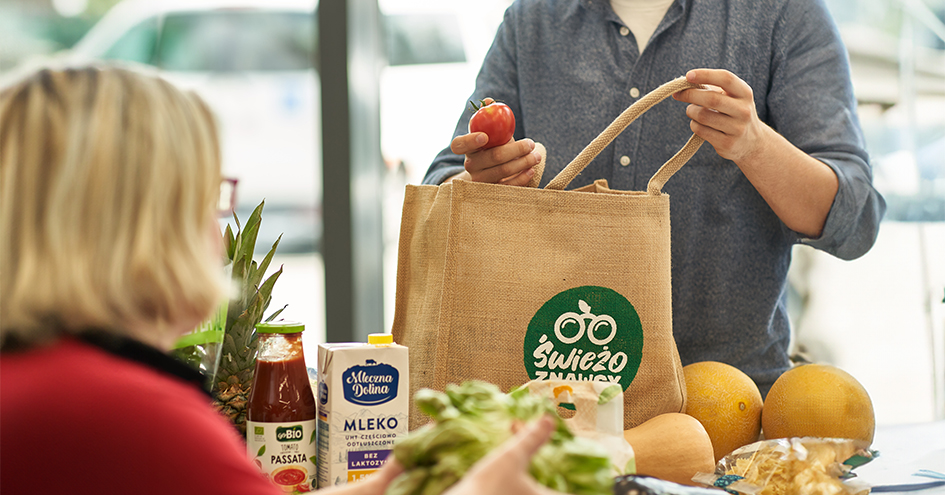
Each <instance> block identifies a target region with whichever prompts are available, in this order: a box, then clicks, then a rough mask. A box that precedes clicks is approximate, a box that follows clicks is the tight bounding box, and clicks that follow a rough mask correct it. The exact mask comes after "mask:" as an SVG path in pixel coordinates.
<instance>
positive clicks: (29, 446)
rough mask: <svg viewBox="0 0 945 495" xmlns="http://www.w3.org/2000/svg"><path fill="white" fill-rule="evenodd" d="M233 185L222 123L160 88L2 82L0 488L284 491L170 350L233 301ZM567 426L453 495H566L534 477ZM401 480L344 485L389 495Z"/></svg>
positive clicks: (382, 477) (60, 79) (476, 474)
mask: <svg viewBox="0 0 945 495" xmlns="http://www.w3.org/2000/svg"><path fill="white" fill-rule="evenodd" d="M220 186H221V176H220V152H219V148H218V143H217V137H216V129H215V128H214V123H213V119H212V117H211V114H210V112H209V111H208V109H207V107H206V105H205V104H204V103H203V102H202V101H201V100H200V99H199V98H198V97H197V96H195V95H194V94H191V93H186V92H182V91H179V90H178V89H175V88H174V87H173V86H171V85H170V84H168V83H167V82H165V81H163V80H161V79H159V78H156V77H151V76H147V75H142V74H140V73H138V72H132V71H130V70H127V69H121V68H115V67H84V68H71V69H61V70H53V69H44V70H40V71H38V72H36V73H34V74H32V75H30V76H29V77H27V78H25V79H23V80H20V81H19V82H17V83H15V84H12V85H10V86H8V87H4V88H0V472H2V473H3V476H2V478H0V492H2V493H4V494H11V495H12V494H26V493H30V494H37V493H68V494H70V495H79V494H96V495H103V494H109V493H122V494H124V493H135V494H139V495H141V494H155V495H167V494H175V495H186V494H211V493H220V494H227V495H239V494H253V495H262V494H275V493H281V490H278V489H277V488H276V487H275V486H273V485H270V484H269V482H268V481H266V479H265V478H263V477H262V476H261V474H260V473H259V471H258V470H257V469H256V467H255V466H254V465H253V464H252V463H251V462H250V460H249V458H248V456H247V455H246V447H245V445H244V444H243V443H242V441H241V440H240V438H239V437H238V436H237V435H236V433H235V431H234V430H233V429H232V428H231V427H230V426H229V424H228V423H227V422H226V421H225V420H224V419H223V418H222V417H221V416H219V415H218V414H217V413H216V412H214V411H213V409H212V408H211V407H210V404H209V398H208V397H207V396H205V395H204V393H203V392H202V388H201V383H200V381H201V379H200V375H199V373H197V372H196V371H194V370H192V369H190V368H188V367H186V366H185V365H182V364H181V363H179V362H177V361H175V360H174V359H172V358H171V357H169V356H168V355H167V354H166V352H167V350H168V349H169V348H170V346H171V344H172V343H173V342H174V341H175V340H176V339H177V338H178V337H179V336H180V335H181V334H182V333H184V332H186V331H188V330H190V329H192V328H193V327H194V326H195V325H196V324H197V323H198V322H200V321H201V320H203V319H204V318H206V317H207V316H208V315H209V314H210V313H211V312H212V311H213V309H214V308H216V307H217V305H218V304H219V303H220V301H221V300H222V299H221V297H223V295H224V290H225V280H224V277H223V275H222V269H221V259H222V258H221V256H220V250H221V249H222V247H221V243H220V239H221V237H220V232H219V227H218V224H217V218H216V215H217V213H218V212H217V208H218V205H219V200H220V191H221V187H220ZM551 429H552V423H551V422H550V421H547V420H545V421H539V422H536V423H535V424H534V425H531V426H530V427H529V428H525V429H523V430H522V431H521V432H520V433H519V434H518V435H516V437H515V438H513V439H512V440H511V441H510V442H509V443H508V444H506V445H505V446H504V447H503V449H500V450H498V451H497V452H496V453H494V454H493V455H492V456H491V457H490V458H488V459H486V460H484V461H483V462H482V463H480V465H479V466H478V468H477V469H474V470H473V472H472V473H471V474H470V476H468V477H467V478H466V479H465V480H464V481H463V482H462V483H460V484H459V485H457V487H456V488H455V489H454V492H453V493H455V494H460V493H470V494H472V493H481V492H482V491H483V490H486V491H489V492H492V493H501V492H502V491H503V490H505V491H506V492H507V493H512V492H514V493H516V494H518V495H528V494H530V493H550V492H549V491H547V490H544V489H542V488H540V487H538V486H536V484H535V483H534V480H532V479H530V478H529V477H528V475H527V474H526V469H527V465H528V459H529V458H530V457H531V454H533V453H534V452H535V451H536V450H537V448H538V447H539V446H540V445H541V444H542V443H543V442H544V441H545V440H547V438H548V436H549V435H550V434H551ZM400 471H401V469H400V468H399V466H398V465H397V464H396V463H389V464H388V465H386V466H385V467H384V468H383V469H382V470H381V471H380V472H379V474H378V475H376V476H374V477H372V478H369V480H368V481H365V482H363V483H359V484H354V485H348V486H346V487H340V488H337V489H335V491H336V492H338V493H350V494H364V495H371V494H378V495H379V494H381V493H383V491H384V490H385V489H386V486H387V484H388V483H389V482H390V480H391V479H392V478H393V477H394V476H396V475H397V474H399V472H400ZM500 481H501V483H500V485H501V486H499V485H497V483H499V482H500Z"/></svg>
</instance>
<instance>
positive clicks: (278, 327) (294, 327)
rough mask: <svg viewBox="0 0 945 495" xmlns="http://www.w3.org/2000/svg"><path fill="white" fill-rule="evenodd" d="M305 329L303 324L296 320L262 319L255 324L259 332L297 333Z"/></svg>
mask: <svg viewBox="0 0 945 495" xmlns="http://www.w3.org/2000/svg"><path fill="white" fill-rule="evenodd" d="M302 330H305V325H304V324H302V323H299V322H297V321H287V320H279V321H264V322H260V323H257V324H256V331H257V332H259V333H299V332H301V331H302Z"/></svg>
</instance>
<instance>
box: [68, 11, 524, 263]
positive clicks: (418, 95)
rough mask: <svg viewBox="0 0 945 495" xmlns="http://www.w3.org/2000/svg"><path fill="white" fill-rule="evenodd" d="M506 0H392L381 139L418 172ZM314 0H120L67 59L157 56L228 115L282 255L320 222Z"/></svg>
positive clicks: (233, 140) (266, 228)
mask: <svg viewBox="0 0 945 495" xmlns="http://www.w3.org/2000/svg"><path fill="white" fill-rule="evenodd" d="M508 3H509V0H488V1H486V2H480V3H479V4H477V5H470V6H465V5H461V2H445V3H442V4H441V3H439V2H429V1H427V2H424V1H418V0H384V1H382V2H381V5H380V10H381V13H382V28H383V29H384V36H383V39H384V41H385V44H386V53H385V54H384V55H385V56H386V62H387V64H386V66H385V67H384V69H383V70H382V71H381V74H380V81H379V88H380V105H381V108H380V109H379V118H380V120H381V140H382V143H381V148H382V153H383V154H384V157H385V158H386V159H387V162H388V163H389V164H392V165H393V164H396V165H397V166H400V167H403V169H405V170H406V171H407V172H408V174H407V178H408V180H410V181H411V182H417V181H419V179H420V178H422V175H423V172H424V171H425V170H426V167H427V166H428V165H429V164H430V162H431V161H432V160H433V157H434V156H435V154H436V153H437V152H438V151H439V150H440V149H442V148H444V147H445V146H447V145H448V144H449V140H450V137H451V134H452V131H453V127H454V126H455V123H456V118H457V117H458V116H459V112H461V111H462V110H463V108H464V106H466V105H467V103H466V98H467V97H468V95H469V93H470V92H471V91H472V88H473V84H474V81H475V75H476V71H477V70H478V68H479V64H480V62H481V59H482V57H483V56H484V54H485V50H486V49H487V48H488V46H489V44H491V41H492V36H493V35H494V32H495V27H496V26H498V23H499V21H500V20H501V13H502V11H503V10H504V8H505V6H507V5H508ZM316 9H317V0H160V1H154V0H122V1H121V2H119V3H118V4H117V5H116V6H115V7H114V8H112V9H111V10H110V11H109V12H108V13H107V14H106V15H105V16H104V17H103V18H102V19H101V20H100V21H99V22H98V23H97V24H96V25H95V26H94V27H93V28H92V29H91V30H90V31H89V32H88V33H87V34H86V36H85V37H83V38H82V39H81V40H80V41H79V42H78V43H77V44H76V45H75V47H74V48H73V49H72V50H71V51H70V52H69V53H68V54H67V55H66V57H67V58H68V59H70V60H72V61H83V60H126V61H132V62H137V63H142V64H147V65H151V66H153V67H156V68H157V69H158V71H159V73H160V74H161V75H162V76H163V77H165V78H166V79H168V80H169V81H171V82H173V83H175V84H177V85H179V86H181V87H184V88H189V89H193V90H194V91H196V92H197V93H198V94H200V95H201V96H202V97H203V98H204V99H206V101H207V102H208V104H209V105H210V106H211V107H212V108H213V110H214V112H215V114H216V116H217V118H218V121H219V124H220V133H221V145H222V150H223V168H224V173H225V174H226V175H228V176H232V177H235V178H237V179H239V186H238V195H237V201H238V207H237V213H238V215H239V217H240V218H241V219H245V218H246V217H248V216H249V213H250V212H251V211H252V208H254V207H255V206H256V205H257V204H259V202H260V201H262V200H263V199H265V200H266V208H265V211H264V221H263V224H262V231H261V232H260V239H259V242H257V246H258V248H259V249H260V250H268V249H269V247H270V246H271V244H272V242H273V241H274V240H275V238H276V237H277V236H278V235H279V234H280V233H282V234H283V239H282V242H281V244H280V248H279V252H280V253H293V252H311V251H315V250H317V249H318V246H319V243H320V238H321V231H322V222H321V197H322V192H321V191H322V172H321V166H322V164H321V158H322V153H321V114H320V107H321V105H320V88H319V77H318V70H317V69H318V68H317V63H316V59H317V56H316V55H317V42H318V36H317V19H316ZM463 9H465V10H463ZM470 9H472V10H470ZM417 109H419V111H418V110H417ZM402 171H404V170H401V172H402ZM231 223H232V222H231Z"/></svg>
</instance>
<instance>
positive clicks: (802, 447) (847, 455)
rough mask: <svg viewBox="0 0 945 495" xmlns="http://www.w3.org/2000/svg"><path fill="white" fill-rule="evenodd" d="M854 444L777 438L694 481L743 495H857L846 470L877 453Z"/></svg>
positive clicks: (864, 489)
mask: <svg viewBox="0 0 945 495" xmlns="http://www.w3.org/2000/svg"><path fill="white" fill-rule="evenodd" d="M867 447H868V444H866V443H865V442H861V441H858V440H849V439H837V438H815V437H804V438H789V439H786V438H781V439H774V440H763V441H760V442H755V443H753V444H750V445H746V446H744V447H742V448H740V449H737V450H735V451H734V452H732V453H731V454H729V455H727V456H725V457H723V458H722V459H720V460H719V462H718V464H717V465H716V470H715V473H713V474H708V473H702V474H700V475H698V476H697V477H696V478H694V481H697V482H700V483H703V484H706V485H709V486H716V487H719V488H724V489H726V491H729V492H730V493H739V494H745V495H789V494H795V493H797V494H801V493H803V494H810V495H860V494H866V493H869V487H868V486H867V485H866V484H865V483H859V482H857V481H856V480H851V478H852V477H853V476H854V475H853V474H852V473H851V472H850V470H851V469H853V467H855V466H859V465H862V464H864V463H866V462H869V460H870V459H872V457H873V456H874V455H875V452H873V451H870V450H868V449H867Z"/></svg>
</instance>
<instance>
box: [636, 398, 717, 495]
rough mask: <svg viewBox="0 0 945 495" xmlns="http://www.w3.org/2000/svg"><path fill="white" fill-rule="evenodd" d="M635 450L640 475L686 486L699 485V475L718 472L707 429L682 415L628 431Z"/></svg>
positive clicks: (664, 417) (656, 419)
mask: <svg viewBox="0 0 945 495" xmlns="http://www.w3.org/2000/svg"><path fill="white" fill-rule="evenodd" d="M623 437H624V438H625V439H626V440H627V443H629V444H630V446H631V447H633V453H634V456H635V460H636V466H637V474H641V475H648V476H654V477H656V478H660V479H663V480H666V481H672V482H674V483H679V484H683V485H696V483H694V482H693V481H692V477H693V476H694V475H695V474H696V473H700V472H701V473H712V472H714V471H715V454H714V452H713V449H712V441H711V440H710V439H709V434H708V433H706V431H705V427H703V426H702V423H700V422H699V420H697V419H696V418H693V417H692V416H689V415H688V414H682V413H664V414H660V415H659V416H656V417H654V418H651V419H650V420H648V421H646V422H644V423H643V424H641V425H639V426H636V427H634V428H630V429H629V430H624V432H623Z"/></svg>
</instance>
